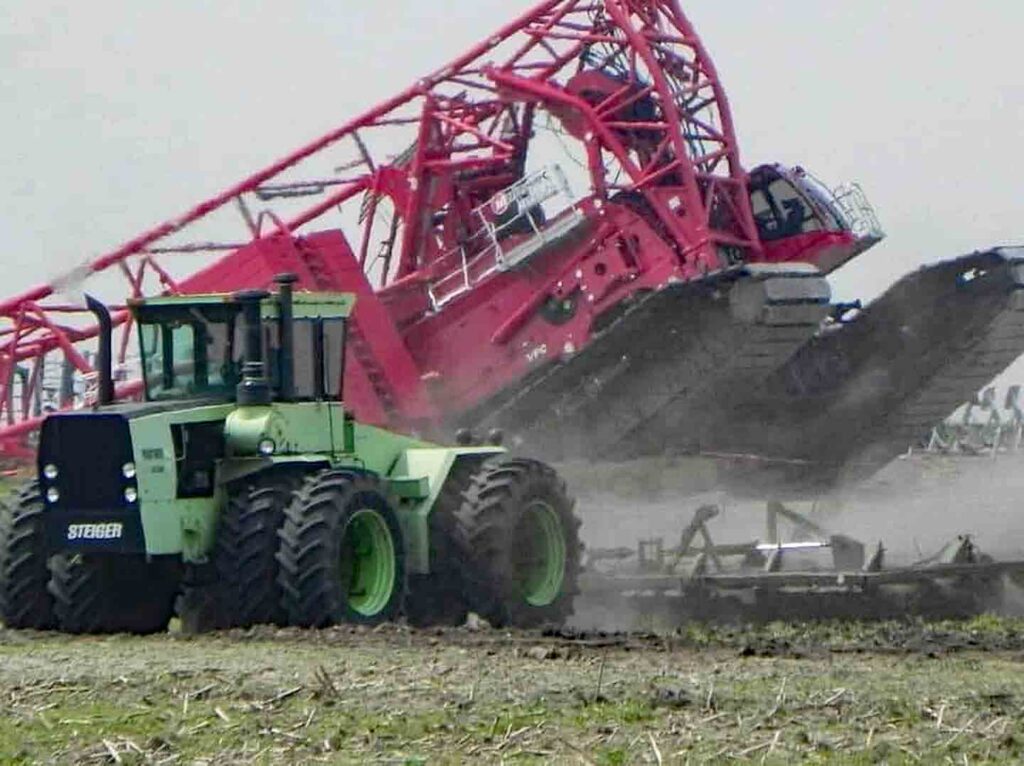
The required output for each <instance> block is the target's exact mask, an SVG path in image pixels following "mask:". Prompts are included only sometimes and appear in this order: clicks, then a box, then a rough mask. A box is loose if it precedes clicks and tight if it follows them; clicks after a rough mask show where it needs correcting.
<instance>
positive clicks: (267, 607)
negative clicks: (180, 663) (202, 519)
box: [177, 471, 302, 633]
mask: <svg viewBox="0 0 1024 766" xmlns="http://www.w3.org/2000/svg"><path fill="white" fill-rule="evenodd" d="M301 484H302V474H300V473H295V472H286V471H274V472H268V473H263V474H256V475H254V476H251V477H247V478H246V479H244V480H243V481H240V482H237V483H236V484H234V485H232V486H231V487H229V490H228V500H227V503H226V504H225V507H224V509H223V511H222V512H221V514H220V517H219V519H218V521H217V531H216V541H215V543H214V550H213V554H212V557H211V559H212V561H211V563H212V565H213V582H209V583H206V584H194V585H193V584H189V585H186V587H185V588H184V590H183V592H182V595H181V598H180V600H179V601H178V607H177V611H178V616H179V617H180V618H181V624H182V630H183V631H184V632H186V633H201V632H204V631H208V630H222V629H226V628H233V627H249V626H251V625H261V624H268V623H270V624H277V625H283V624H284V621H285V617H286V616H285V614H284V611H283V609H282V608H281V592H280V588H279V587H278V584H277V573H278V565H277V558H276V555H277V547H278V530H280V528H281V524H283V523H284V510H285V508H286V507H287V505H288V504H289V503H290V502H291V501H292V499H293V495H294V493H295V491H296V490H297V489H298V487H299V486H300V485H301Z"/></svg>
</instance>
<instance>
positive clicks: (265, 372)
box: [101, 278, 354, 404]
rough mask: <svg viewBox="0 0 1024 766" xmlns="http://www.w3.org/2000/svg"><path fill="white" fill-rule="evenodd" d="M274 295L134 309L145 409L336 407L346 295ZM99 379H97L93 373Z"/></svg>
mask: <svg viewBox="0 0 1024 766" xmlns="http://www.w3.org/2000/svg"><path fill="white" fill-rule="evenodd" d="M278 284H279V288H280V289H279V292H278V293H277V294H276V295H273V296H272V295H269V294H268V293H265V292H261V291H246V292H242V293H236V294H234V295H189V296H169V297H160V298H150V299H144V300H138V301H134V302H133V303H132V304H131V310H132V313H133V316H134V318H135V321H136V322H137V323H138V334H139V342H140V347H141V348H140V350H141V363H142V378H143V383H144V394H145V398H146V400H147V401H151V402H158V401H171V400H210V401H223V402H234V401H237V402H238V403H240V404H245V403H269V402H270V401H308V400H315V399H339V398H340V396H341V380H342V361H343V359H344V350H345V320H346V318H347V317H348V315H349V313H350V312H351V309H352V304H353V300H354V298H353V296H351V295H349V294H325V293H317V294H316V295H311V294H303V293H299V294H297V295H296V294H293V293H292V289H291V287H292V285H291V281H290V278H279V280H278ZM101 375H102V372H101Z"/></svg>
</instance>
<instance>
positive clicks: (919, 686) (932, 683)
mask: <svg viewBox="0 0 1024 766" xmlns="http://www.w3.org/2000/svg"><path fill="white" fill-rule="evenodd" d="M1022 661H1024V622H1019V621H1012V620H998V619H995V618H980V619H978V620H975V621H973V622H970V623H944V624H938V625H930V626H929V625H924V624H902V625H901V624H881V625H872V626H857V625H822V626H803V627H800V626H789V625H782V624H777V625H771V626H767V627H764V628H759V629H756V630H744V631H739V630H721V631H708V630H705V629H701V628H696V627H693V628H690V629H688V630H687V631H685V632H683V633H680V634H677V635H673V636H662V637H622V636H599V635H591V636H583V637H579V636H576V637H566V636H544V635H540V634H524V633H516V634H508V633H504V632H500V631H498V632H495V631H490V630H483V631H471V630H467V629H460V630H455V631H448V632H443V633H434V632H410V631H409V630H407V629H405V628H402V627H395V626H385V627H382V628H379V629H377V630H375V631H369V632H367V631H356V630H353V629H347V628H346V629H333V630H330V631H324V632H314V633H302V632H299V631H292V630H281V631H277V630H270V629H257V630H255V631H250V632H245V633H242V632H238V633H231V634H224V635H218V636H212V637H204V638H200V639H190V638H185V637H180V636H174V635H166V636H160V637H153V638H145V639H139V638H128V637H111V638H81V639H69V638H66V637H58V636H53V635H44V634H36V635H31V634H24V633H12V632H0V699H2V701H3V703H2V704H3V706H4V714H3V716H2V717H0V761H2V762H4V763H10V762H13V763H19V762H23V763H35V762H55V763H69V762H91V763H102V762H108V763H118V762H120V763H142V762H146V763H175V762H178V763H196V762H200V763H203V762H205V763H217V764H220V763H241V762H247V763H248V762H254V761H255V762H380V763H403V764H405V763H425V762H430V763H446V762H467V761H474V762H484V763H500V762H504V761H509V762H531V761H533V762H540V761H557V762H561V763H582V764H591V763H595V764H619V763H643V762H646V763H659V762H660V763H686V762H694V763H698V762H707V761H723V762H724V761H731V760H734V759H735V760H740V761H745V762H754V763H779V764H781V763H791V762H794V761H796V760H797V759H803V760H805V761H806V762H810V763H815V762H833V761H840V762H844V763H876V762H883V761H884V762H889V763H918V762H927V763H942V762H947V763H979V762H986V761H988V762H994V761H999V760H1003V761H1008V762H1012V761H1019V759H1020V758H1021V757H1024V737H1022V735H1021V734H1020V732H1021V731H1022V730H1024V673H1021V667H1022V665H1021V663H1022Z"/></svg>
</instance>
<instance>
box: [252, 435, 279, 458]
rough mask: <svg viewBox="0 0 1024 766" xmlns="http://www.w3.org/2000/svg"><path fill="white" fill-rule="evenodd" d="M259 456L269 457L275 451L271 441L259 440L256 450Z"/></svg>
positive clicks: (275, 446)
mask: <svg viewBox="0 0 1024 766" xmlns="http://www.w3.org/2000/svg"><path fill="white" fill-rule="evenodd" d="M256 449H258V450H259V452H260V454H261V455H263V456H265V457H269V456H270V455H273V454H274V452H276V451H277V445H276V444H274V440H273V439H260V443H259V446H257V448H256Z"/></svg>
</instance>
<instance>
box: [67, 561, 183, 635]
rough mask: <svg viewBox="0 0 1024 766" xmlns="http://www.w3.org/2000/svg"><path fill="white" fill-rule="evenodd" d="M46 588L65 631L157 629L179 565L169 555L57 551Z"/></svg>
mask: <svg viewBox="0 0 1024 766" xmlns="http://www.w3.org/2000/svg"><path fill="white" fill-rule="evenodd" d="M50 571H51V576H50V586H49V587H50V593H51V594H53V599H54V613H55V614H56V616H57V625H58V627H59V628H60V629H61V630H62V631H64V632H65V633H137V634H140V635H144V634H148V633H158V632H160V631H162V630H164V629H165V628H166V627H167V623H168V622H169V621H170V619H171V616H172V615H173V614H174V598H175V595H176V594H177V592H178V582H179V578H180V566H179V564H178V562H177V560H175V559H173V558H170V557H159V558H156V559H153V560H152V561H149V562H147V561H146V558H145V557H144V556H141V555H131V556H120V555H88V554H79V555H62V556H55V557H54V558H53V560H52V563H51V567H50Z"/></svg>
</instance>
